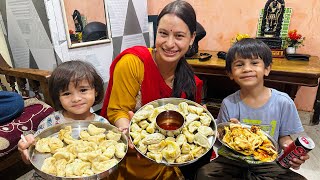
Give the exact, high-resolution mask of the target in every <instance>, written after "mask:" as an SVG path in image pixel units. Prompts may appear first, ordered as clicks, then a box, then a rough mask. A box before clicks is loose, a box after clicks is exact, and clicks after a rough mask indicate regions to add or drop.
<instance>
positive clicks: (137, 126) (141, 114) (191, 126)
mask: <svg viewBox="0 0 320 180" xmlns="http://www.w3.org/2000/svg"><path fill="white" fill-rule="evenodd" d="M167 110H174V111H177V112H179V113H180V114H182V115H183V116H184V118H185V123H184V125H183V128H182V131H181V133H180V134H162V133H161V132H160V131H159V130H158V129H157V128H156V125H155V123H156V117H157V115H158V114H160V113H161V112H163V111H167ZM216 127H217V126H216V123H215V120H214V118H213V117H212V115H211V113H210V112H209V111H208V110H207V109H205V108H204V107H203V106H201V105H200V104H198V103H196V102H193V101H190V100H187V99H182V98H163V99H158V100H155V101H152V102H150V103H148V104H146V105H144V106H143V107H141V108H140V109H139V110H138V111H137V112H136V113H135V114H134V116H133V117H132V119H131V121H130V127H129V134H130V140H131V141H132V142H133V144H134V146H135V149H136V150H137V151H138V152H139V153H141V154H142V155H143V156H144V157H146V158H148V159H149V160H151V161H154V162H156V163H159V164H164V165H166V166H184V165H188V164H191V163H193V162H195V161H197V160H198V159H199V158H201V157H202V156H203V155H205V154H206V153H207V152H208V151H209V150H210V149H211V148H212V146H213V144H214V142H215V141H216V137H217V131H216Z"/></svg>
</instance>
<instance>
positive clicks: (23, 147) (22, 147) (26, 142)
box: [18, 134, 35, 164]
mask: <svg viewBox="0 0 320 180" xmlns="http://www.w3.org/2000/svg"><path fill="white" fill-rule="evenodd" d="M22 137H23V136H22ZM34 142H35V140H34V136H33V134H28V135H26V136H24V139H23V138H22V139H20V140H19V142H18V150H19V151H20V154H21V158H22V160H23V161H24V162H25V163H26V164H30V157H29V154H28V148H29V147H30V146H31V144H33V143H34Z"/></svg>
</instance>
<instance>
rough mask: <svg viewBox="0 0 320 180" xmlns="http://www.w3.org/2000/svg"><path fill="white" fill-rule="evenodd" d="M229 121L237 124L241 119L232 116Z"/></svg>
mask: <svg viewBox="0 0 320 180" xmlns="http://www.w3.org/2000/svg"><path fill="white" fill-rule="evenodd" d="M229 122H232V123H235V124H238V123H240V121H239V120H238V119H236V118H230V119H229Z"/></svg>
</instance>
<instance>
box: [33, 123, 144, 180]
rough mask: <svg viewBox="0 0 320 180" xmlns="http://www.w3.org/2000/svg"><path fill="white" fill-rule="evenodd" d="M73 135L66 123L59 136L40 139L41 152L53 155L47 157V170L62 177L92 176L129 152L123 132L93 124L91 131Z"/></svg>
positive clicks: (45, 161) (38, 142)
mask: <svg viewBox="0 0 320 180" xmlns="http://www.w3.org/2000/svg"><path fill="white" fill-rule="evenodd" d="M71 134H72V128H71V126H66V127H65V128H64V129H61V130H60V131H59V132H58V137H59V138H56V137H47V138H42V139H40V140H38V141H37V143H36V149H37V151H39V152H40V151H41V152H44V153H46V152H50V153H51V155H52V156H51V157H48V158H46V159H45V160H44V163H43V164H42V167H41V170H42V171H43V172H45V173H48V174H51V175H54V176H59V177H76V176H77V177H83V176H91V175H94V174H96V173H101V172H103V171H105V170H107V169H109V168H111V167H113V166H114V165H116V164H117V163H118V162H119V160H120V159H121V158H123V157H124V156H125V154H126V150H127V146H126V145H125V144H124V143H123V142H122V141H121V133H116V132H113V131H111V130H110V131H108V132H106V129H104V128H98V127H96V126H94V125H92V124H90V125H89V126H88V130H87V131H85V130H84V131H81V132H80V133H79V138H80V139H74V138H73V137H72V136H71ZM139 136H140V134H139ZM63 141H64V142H65V143H63Z"/></svg>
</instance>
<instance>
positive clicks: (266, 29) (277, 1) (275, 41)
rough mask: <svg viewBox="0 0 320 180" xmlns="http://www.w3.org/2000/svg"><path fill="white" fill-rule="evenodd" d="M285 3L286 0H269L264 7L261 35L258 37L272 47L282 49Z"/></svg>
mask: <svg viewBox="0 0 320 180" xmlns="http://www.w3.org/2000/svg"><path fill="white" fill-rule="evenodd" d="M284 5H285V4H284V0H268V1H267V2H266V4H265V7H264V12H263V18H262V23H261V33H260V35H261V36H260V37H257V39H260V40H262V41H263V42H264V43H266V44H267V45H268V46H269V47H270V48H271V49H281V46H282V39H281V37H280V32H281V28H282V20H283V14H284V10H285V6H284Z"/></svg>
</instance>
